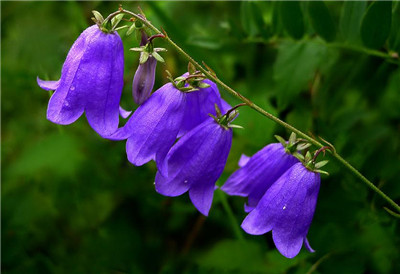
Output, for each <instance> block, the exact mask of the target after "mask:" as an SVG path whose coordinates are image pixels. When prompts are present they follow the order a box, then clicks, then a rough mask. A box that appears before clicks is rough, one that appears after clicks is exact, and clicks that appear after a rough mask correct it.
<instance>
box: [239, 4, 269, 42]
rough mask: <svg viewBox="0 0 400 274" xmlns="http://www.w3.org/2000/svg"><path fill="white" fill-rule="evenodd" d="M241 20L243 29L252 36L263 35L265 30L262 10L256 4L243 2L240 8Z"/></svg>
mask: <svg viewBox="0 0 400 274" xmlns="http://www.w3.org/2000/svg"><path fill="white" fill-rule="evenodd" d="M240 19H241V22H242V26H243V29H244V30H245V32H246V33H247V34H248V35H249V36H250V37H254V36H257V35H259V34H261V33H262V32H263V31H262V30H263V28H264V25H265V23H264V19H263V17H262V13H261V10H260V8H259V7H258V6H257V4H256V3H255V2H252V1H243V2H242V3H241V7H240Z"/></svg>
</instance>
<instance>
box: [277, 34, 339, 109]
mask: <svg viewBox="0 0 400 274" xmlns="http://www.w3.org/2000/svg"><path fill="white" fill-rule="evenodd" d="M336 53H337V52H336V51H335V50H333V49H328V48H327V47H326V46H325V45H324V44H322V43H317V42H310V41H308V42H306V41H301V42H294V41H285V42H282V43H281V44H280V46H279V48H278V57H277V60H276V62H275V64H274V72H273V78H274V80H275V83H276V89H275V93H276V96H277V99H278V106H279V108H280V109H283V108H284V107H286V106H287V105H288V104H289V102H292V101H293V99H294V98H295V97H296V96H297V95H298V94H299V93H300V92H301V91H303V90H305V89H306V88H308V84H309V83H310V81H311V80H312V79H313V78H314V76H315V72H316V70H317V69H320V70H322V69H325V68H328V67H330V65H331V64H332V63H330V62H333V61H334V60H335V59H336V56H337V55H336ZM328 61H329V62H328ZM299 68H301V69H299Z"/></svg>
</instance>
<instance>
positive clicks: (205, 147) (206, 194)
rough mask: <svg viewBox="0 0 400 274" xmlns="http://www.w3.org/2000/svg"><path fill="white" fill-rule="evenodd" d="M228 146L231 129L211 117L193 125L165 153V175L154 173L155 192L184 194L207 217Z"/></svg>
mask: <svg viewBox="0 0 400 274" xmlns="http://www.w3.org/2000/svg"><path fill="white" fill-rule="evenodd" d="M231 143H232V129H230V128H227V127H223V126H221V125H220V124H218V123H217V122H216V121H215V120H213V119H211V118H209V119H207V120H206V121H204V122H203V123H201V124H200V125H198V126H196V127H195V128H193V129H192V130H190V131H189V132H188V133H186V134H185V135H184V136H183V137H182V138H181V139H179V140H178V141H177V143H176V144H175V145H174V146H173V147H172V148H171V150H170V151H169V152H168V155H167V156H166V166H167V169H168V171H167V174H168V175H167V176H164V175H163V174H161V172H157V174H156V179H155V187H156V191H157V192H158V193H160V194H162V195H165V196H179V195H182V194H183V193H185V192H187V191H188V192H189V197H190V199H191V201H192V203H193V205H194V206H195V207H196V208H197V209H198V210H199V211H200V212H201V213H202V214H203V215H206V216H207V215H208V212H209V210H210V207H211V204H212V199H213V195H214V189H215V183H216V181H217V180H218V178H219V177H220V175H221V173H222V171H223V169H224V166H225V163H226V160H227V158H228V154H229V150H230V147H231Z"/></svg>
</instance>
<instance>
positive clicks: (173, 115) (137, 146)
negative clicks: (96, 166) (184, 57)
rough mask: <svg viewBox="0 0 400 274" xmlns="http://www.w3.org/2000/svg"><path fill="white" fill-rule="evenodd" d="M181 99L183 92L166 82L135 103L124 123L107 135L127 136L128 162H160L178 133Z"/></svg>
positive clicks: (120, 138) (123, 137)
mask: <svg viewBox="0 0 400 274" xmlns="http://www.w3.org/2000/svg"><path fill="white" fill-rule="evenodd" d="M185 103H186V93H184V92H181V91H180V90H179V89H177V88H175V87H174V85H173V84H172V83H167V84H165V85H164V86H162V87H161V88H159V89H158V90H157V91H155V92H154V94H153V95H152V96H151V97H150V98H149V99H148V100H146V101H145V102H144V103H143V104H142V105H140V106H139V107H138V109H137V110H136V111H135V112H134V113H133V114H132V116H131V117H130V119H129V120H128V122H127V123H126V124H125V126H124V127H122V128H120V129H119V130H118V131H117V132H115V134H113V135H111V136H109V137H108V138H109V139H111V140H124V139H127V142H126V153H127V156H128V160H129V161H130V162H131V163H132V164H134V165H136V166H141V165H143V164H145V163H147V162H149V161H150V160H156V162H157V164H158V165H160V166H161V165H162V160H164V157H165V155H166V154H167V152H168V150H169V149H170V148H171V146H172V145H173V144H174V142H175V140H176V136H177V135H178V132H179V129H180V125H181V122H182V118H183V114H184V113H183V111H182V110H183V109H184V107H185Z"/></svg>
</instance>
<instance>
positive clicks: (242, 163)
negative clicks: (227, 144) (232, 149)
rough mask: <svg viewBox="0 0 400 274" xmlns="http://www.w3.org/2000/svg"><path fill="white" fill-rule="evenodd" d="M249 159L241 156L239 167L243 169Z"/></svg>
mask: <svg viewBox="0 0 400 274" xmlns="http://www.w3.org/2000/svg"><path fill="white" fill-rule="evenodd" d="M250 158H251V157H249V156H247V155H245V154H242V155H241V156H240V159H239V167H244V166H245V165H246V164H247V163H248V162H249V160H250Z"/></svg>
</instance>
